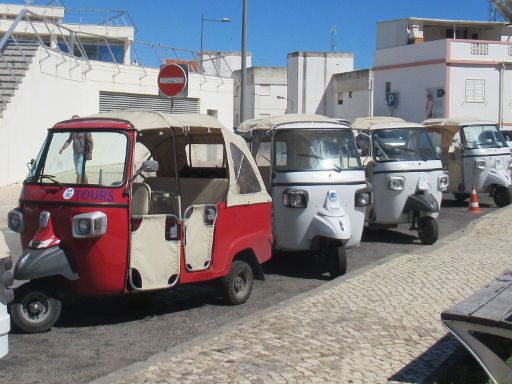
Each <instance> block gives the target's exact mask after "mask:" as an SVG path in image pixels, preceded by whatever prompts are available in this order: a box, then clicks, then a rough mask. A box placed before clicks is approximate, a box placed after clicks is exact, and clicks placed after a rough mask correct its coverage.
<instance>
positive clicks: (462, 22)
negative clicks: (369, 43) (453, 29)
mask: <svg viewBox="0 0 512 384" xmlns="http://www.w3.org/2000/svg"><path fill="white" fill-rule="evenodd" d="M403 20H408V21H412V22H421V23H423V24H430V25H439V26H453V25H454V24H456V25H467V26H472V27H476V26H507V25H509V23H507V22H503V21H477V20H445V19H426V18H422V17H405V18H402V19H393V20H383V21H378V22H377V24H381V23H392V22H395V21H403Z"/></svg>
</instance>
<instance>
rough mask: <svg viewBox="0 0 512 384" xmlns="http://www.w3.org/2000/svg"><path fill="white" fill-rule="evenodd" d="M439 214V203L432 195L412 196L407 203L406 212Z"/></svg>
mask: <svg viewBox="0 0 512 384" xmlns="http://www.w3.org/2000/svg"><path fill="white" fill-rule="evenodd" d="M409 211H416V212H428V213H437V212H439V203H438V202H437V200H436V198H435V197H434V196H433V195H432V194H431V193H425V194H423V195H410V196H409V197H408V198H407V201H406V202H405V207H404V212H409Z"/></svg>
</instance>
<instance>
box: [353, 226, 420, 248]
mask: <svg viewBox="0 0 512 384" xmlns="http://www.w3.org/2000/svg"><path fill="white" fill-rule="evenodd" d="M410 233H411V234H408V233H402V232H398V231H393V230H392V229H368V228H365V229H364V231H363V237H362V239H361V241H363V242H368V243H393V244H418V245H421V241H420V239H419V238H418V236H417V232H416V231H410Z"/></svg>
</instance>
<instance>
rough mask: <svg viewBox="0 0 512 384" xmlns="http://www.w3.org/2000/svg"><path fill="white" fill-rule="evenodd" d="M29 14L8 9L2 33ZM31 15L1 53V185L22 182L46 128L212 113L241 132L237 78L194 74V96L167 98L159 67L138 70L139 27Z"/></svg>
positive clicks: (43, 10) (58, 12) (1, 17)
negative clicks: (133, 112) (127, 111)
mask: <svg viewBox="0 0 512 384" xmlns="http://www.w3.org/2000/svg"><path fill="white" fill-rule="evenodd" d="M23 8H24V7H19V6H11V5H9V6H6V5H3V6H0V34H2V35H3V34H5V33H7V31H9V28H10V27H11V26H12V24H13V22H15V17H16V16H17V14H16V12H21V11H22V10H23ZM29 10H33V12H36V14H34V13H28V14H27V18H28V20H26V19H25V18H24V19H23V20H22V21H20V22H19V23H18V25H17V26H16V27H15V29H14V33H13V34H11V35H10V36H9V40H8V41H7V44H6V46H5V47H0V52H1V53H0V132H2V141H1V142H0V185H6V184H9V183H12V182H16V181H19V180H22V179H23V178H24V177H25V176H26V173H27V169H26V166H25V164H26V163H27V162H28V161H30V159H31V158H34V157H35V156H36V155H37V151H38V150H39V148H40V146H41V145H42V142H43V140H44V137H45V136H46V129H47V128H49V127H51V126H52V125H53V124H54V123H56V122H58V121H60V120H63V119H68V118H70V117H71V116H72V115H74V114H78V115H80V116H83V115H89V114H94V113H98V112H100V111H108V110H115V109H121V108H152V109H155V110H161V111H168V112H174V113H180V112H199V113H205V114H206V113H208V114H211V115H214V116H216V117H217V118H218V119H219V120H220V121H221V123H222V124H224V125H225V126H227V127H232V126H233V80H232V79H230V78H223V77H219V76H211V75H204V74H199V73H193V72H191V73H190V74H189V78H188V93H187V94H186V95H183V96H181V97H175V98H173V99H168V98H165V97H160V96H159V92H158V86H157V76H158V72H159V69H158V68H157V67H158V65H154V66H153V67H149V66H144V65H143V64H144V63H141V62H137V64H136V65H131V64H130V63H131V62H132V61H134V60H133V57H134V56H133V55H134V52H135V49H134V47H135V44H136V42H135V41H133V35H134V28H133V26H119V27H116V26H105V25H84V24H77V25H75V24H66V23H62V18H63V17H64V9H63V8H58V7H57V8H55V7H29ZM2 12H3V13H2ZM45 15H47V16H49V18H46V17H47V16H45ZM47 26H48V28H47ZM48 29H49V31H48ZM120 42H122V44H121V43H120ZM115 47H118V48H115ZM70 48H71V49H70ZM113 48H114V49H113ZM116 49H117V51H116ZM105 50H106V51H105ZM95 52H96V53H95ZM105 52H108V55H107V54H106V53H105ZM130 52H132V53H131V54H130ZM95 55H96V56H95ZM167 56H168V57H172V56H174V55H173V51H172V50H169V52H168V55H167ZM164 57H165V56H164ZM118 58H119V60H118ZM121 58H122V60H121Z"/></svg>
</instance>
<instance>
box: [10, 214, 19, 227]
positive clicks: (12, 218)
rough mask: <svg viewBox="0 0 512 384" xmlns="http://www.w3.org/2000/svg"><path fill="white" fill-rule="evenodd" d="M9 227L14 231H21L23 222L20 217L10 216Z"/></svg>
mask: <svg viewBox="0 0 512 384" xmlns="http://www.w3.org/2000/svg"><path fill="white" fill-rule="evenodd" d="M9 225H10V227H11V228H12V229H15V230H16V229H19V228H20V226H21V220H20V217H19V216H18V215H10V217H9Z"/></svg>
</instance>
